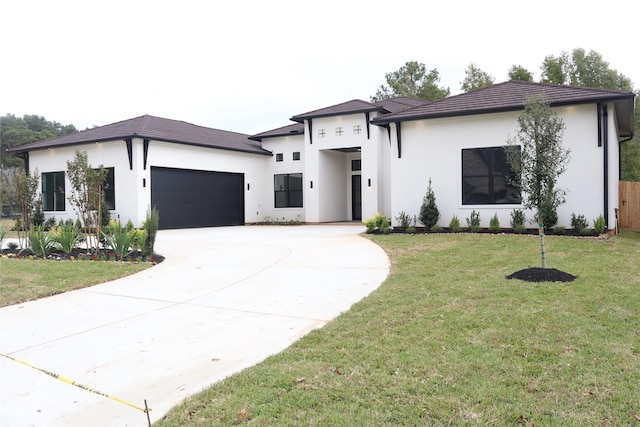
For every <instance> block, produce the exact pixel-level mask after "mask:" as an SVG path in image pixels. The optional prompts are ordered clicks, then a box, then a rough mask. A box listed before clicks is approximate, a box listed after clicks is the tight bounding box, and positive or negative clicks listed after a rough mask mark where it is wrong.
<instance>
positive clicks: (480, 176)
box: [461, 146, 522, 205]
mask: <svg viewBox="0 0 640 427" xmlns="http://www.w3.org/2000/svg"><path fill="white" fill-rule="evenodd" d="M506 149H507V147H506V146H498V147H480V148H463V149H462V152H461V164H462V188H461V196H462V204H463V205H518V204H521V203H522V195H521V194H520V191H519V190H518V189H517V188H516V187H515V186H514V185H513V184H512V183H511V182H513V178H514V177H515V176H514V173H513V170H512V169H511V167H510V165H509V163H508V162H507V160H506V153H505V152H506ZM518 149H519V147H518ZM477 189H482V191H477Z"/></svg>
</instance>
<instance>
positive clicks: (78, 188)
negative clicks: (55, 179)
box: [67, 150, 108, 248]
mask: <svg viewBox="0 0 640 427" xmlns="http://www.w3.org/2000/svg"><path fill="white" fill-rule="evenodd" d="M107 173H108V171H107V169H105V168H104V166H102V165H100V166H99V167H98V169H94V168H93V167H92V166H91V165H89V161H88V156H87V153H86V152H85V151H77V150H76V152H75V156H74V158H73V160H71V161H67V176H68V178H69V182H70V183H71V194H70V195H69V197H68V200H69V203H71V205H72V206H73V208H74V210H75V211H76V212H77V214H78V217H79V218H80V220H81V221H82V225H83V228H84V232H85V233H86V235H87V236H88V237H89V236H93V239H91V238H88V239H87V243H88V245H89V247H95V248H97V247H98V241H99V239H100V226H101V225H102V221H101V220H100V219H101V218H102V213H101V212H100V211H101V203H100V202H101V200H103V198H104V189H103V188H102V184H103V183H104V181H105V180H106V177H107Z"/></svg>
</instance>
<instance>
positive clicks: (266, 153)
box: [7, 134, 273, 156]
mask: <svg viewBox="0 0 640 427" xmlns="http://www.w3.org/2000/svg"><path fill="white" fill-rule="evenodd" d="M130 138H142V139H148V140H150V141H159V142H169V143H172V144H183V145H192V146H195V147H204V148H213V149H216V150H224V151H235V152H240V153H249V154H258V155H261V156H273V153H272V152H271V151H268V150H264V149H263V150H264V152H260V151H252V150H244V149H241V148H230V147H220V146H217V145H207V144H200V143H197V142H188V141H178V140H172V139H167V138H158V137H152V136H144V135H138V134H133V135H123V136H114V137H109V138H100V139H90V140H86V141H74V142H69V143H63V144H59V145H54V146H52V147H34V148H31V149H28V150H20V147H21V146H18V147H13V148H10V149H9V150H7V151H8V152H10V153H16V154H22V153H27V152H29V151H37V150H48V149H50V148H51V149H53V148H60V147H72V146H74V145H84V144H92V143H97V142H117V141H124V140H126V139H130Z"/></svg>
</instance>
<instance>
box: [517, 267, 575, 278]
mask: <svg viewBox="0 0 640 427" xmlns="http://www.w3.org/2000/svg"><path fill="white" fill-rule="evenodd" d="M577 278H578V277H577V276H574V275H572V274H569V273H565V272H564V271H560V270H557V269H555V268H540V267H531V268H526V269H524V270H520V271H516V272H515V273H513V274H511V275H509V276H507V279H518V280H524V281H525V282H573V281H574V280H576V279H577Z"/></svg>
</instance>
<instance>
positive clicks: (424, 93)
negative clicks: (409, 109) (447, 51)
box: [371, 61, 449, 102]
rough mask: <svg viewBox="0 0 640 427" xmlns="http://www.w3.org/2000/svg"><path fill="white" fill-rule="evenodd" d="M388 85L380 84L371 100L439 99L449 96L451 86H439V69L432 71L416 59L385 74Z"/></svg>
mask: <svg viewBox="0 0 640 427" xmlns="http://www.w3.org/2000/svg"><path fill="white" fill-rule="evenodd" d="M385 79H386V81H387V86H384V85H382V86H380V88H379V89H378V90H377V92H376V94H375V95H373V96H372V97H371V102H378V101H382V100H385V99H388V98H395V97H399V96H408V97H411V98H417V99H423V100H425V101H437V100H438V99H442V98H446V97H447V96H449V88H443V87H440V86H438V83H439V82H440V74H439V73H438V70H437V69H435V68H434V69H433V70H431V71H428V70H427V67H426V66H425V65H424V64H422V63H418V62H416V61H409V62H407V63H405V64H404V65H403V66H402V67H400V69H399V70H398V71H393V72H391V73H387V74H385Z"/></svg>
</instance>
